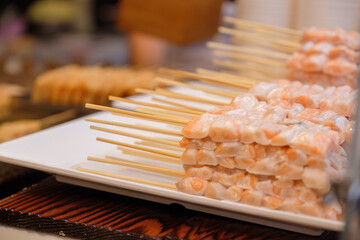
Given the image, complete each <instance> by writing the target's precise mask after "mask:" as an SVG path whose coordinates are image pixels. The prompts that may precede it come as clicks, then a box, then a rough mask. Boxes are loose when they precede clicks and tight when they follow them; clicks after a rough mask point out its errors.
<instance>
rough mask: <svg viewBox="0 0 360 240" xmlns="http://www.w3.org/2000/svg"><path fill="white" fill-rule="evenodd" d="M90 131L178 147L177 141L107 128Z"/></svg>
mask: <svg viewBox="0 0 360 240" xmlns="http://www.w3.org/2000/svg"><path fill="white" fill-rule="evenodd" d="M90 129H94V130H98V131H102V132H107V133H113V134H117V135H122V136H126V137H131V138H137V139H143V140H149V141H153V142H158V143H163V144H167V145H171V146H176V147H177V146H179V143H178V142H177V141H169V140H164V139H159V138H153V137H148V136H144V135H139V134H134V133H129V132H124V131H119V130H113V129H108V128H102V127H97V126H90Z"/></svg>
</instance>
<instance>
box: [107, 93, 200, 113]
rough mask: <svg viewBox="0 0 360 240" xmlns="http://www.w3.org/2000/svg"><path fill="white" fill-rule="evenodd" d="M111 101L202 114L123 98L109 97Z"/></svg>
mask: <svg viewBox="0 0 360 240" xmlns="http://www.w3.org/2000/svg"><path fill="white" fill-rule="evenodd" d="M109 100H112V101H121V102H127V103H132V104H136V105H142V106H148V107H154V108H162V109H168V110H173V111H177V112H186V113H193V114H201V112H199V111H196V110H192V109H187V108H177V107H171V106H164V105H160V104H154V103H148V102H140V101H135V100H132V99H128V98H121V97H115V96H109Z"/></svg>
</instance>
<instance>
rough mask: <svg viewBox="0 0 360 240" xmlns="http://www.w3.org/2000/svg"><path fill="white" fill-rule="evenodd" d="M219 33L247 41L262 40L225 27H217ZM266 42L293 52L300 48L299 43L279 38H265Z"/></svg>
mask: <svg viewBox="0 0 360 240" xmlns="http://www.w3.org/2000/svg"><path fill="white" fill-rule="evenodd" d="M219 32H220V33H223V34H228V35H231V36H235V37H240V38H247V39H252V38H254V39H258V40H259V39H262V40H264V39H263V38H262V37H261V36H258V35H256V34H253V33H249V32H244V31H241V30H236V29H232V28H227V27H219ZM266 41H269V42H271V43H273V44H276V45H280V46H284V47H288V48H293V49H294V52H295V51H296V50H297V49H298V48H299V47H300V42H295V41H289V40H284V39H279V38H270V37H267V38H266Z"/></svg>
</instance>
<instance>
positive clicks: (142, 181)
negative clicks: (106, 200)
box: [76, 167, 176, 190]
mask: <svg viewBox="0 0 360 240" xmlns="http://www.w3.org/2000/svg"><path fill="white" fill-rule="evenodd" d="M76 170H78V171H81V172H87V173H91V174H97V175H101V176H105V177H111V178H117V179H121V180H125V181H130V182H136V183H142V184H147V185H152V186H156V187H161V188H167V189H171V190H176V186H175V185H174V184H169V183H162V182H156V181H151V180H146V179H141V178H134V177H128V176H124V175H120V174H114V173H109V172H104V171H98V170H92V169H87V168H80V167H79V168H77V169H76Z"/></svg>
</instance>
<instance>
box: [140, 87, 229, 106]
mask: <svg viewBox="0 0 360 240" xmlns="http://www.w3.org/2000/svg"><path fill="white" fill-rule="evenodd" d="M160 91H161V90H160ZM135 92H136V93H147V94H153V95H161V96H166V97H171V98H177V99H182V100H187V101H193V102H201V103H207V104H212V105H227V104H229V103H226V102H221V101H215V100H210V99H205V98H198V97H192V96H189V95H185V94H180V93H174V92H170V91H166V90H164V91H162V92H159V89H157V91H153V90H148V89H142V88H136V89H135Z"/></svg>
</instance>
